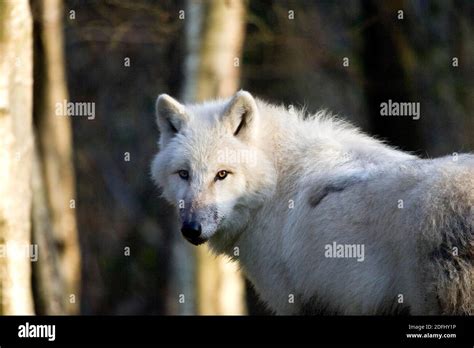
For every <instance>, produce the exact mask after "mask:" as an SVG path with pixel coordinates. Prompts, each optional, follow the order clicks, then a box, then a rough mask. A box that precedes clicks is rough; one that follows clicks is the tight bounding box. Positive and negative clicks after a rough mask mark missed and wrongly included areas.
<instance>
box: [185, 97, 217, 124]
mask: <svg viewBox="0 0 474 348" xmlns="http://www.w3.org/2000/svg"><path fill="white" fill-rule="evenodd" d="M225 107H226V103H225V102H224V101H211V102H204V103H201V104H192V105H187V106H186V111H187V112H188V113H189V114H190V116H191V119H194V120H195V121H197V122H199V123H201V124H202V123H208V124H212V123H215V122H217V121H218V120H219V118H220V115H222V114H223V113H224V110H225Z"/></svg>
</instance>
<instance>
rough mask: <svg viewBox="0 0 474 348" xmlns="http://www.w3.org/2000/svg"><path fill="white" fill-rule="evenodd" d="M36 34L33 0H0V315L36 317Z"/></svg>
mask: <svg viewBox="0 0 474 348" xmlns="http://www.w3.org/2000/svg"><path fill="white" fill-rule="evenodd" d="M32 35H33V33H32V21H31V13H30V8H29V3H28V0H2V1H0V245H1V247H2V250H3V251H7V252H6V253H4V252H2V255H0V256H1V257H0V314H33V297H32V293H31V259H30V258H29V257H27V254H26V252H25V250H26V248H28V247H29V245H30V244H31V240H30V229H31V225H30V210H31V197H32V193H31V187H30V179H31V168H32V158H33V152H32V150H33V141H32V139H33V136H32V126H31V125H32V120H31V116H32V85H33V76H32V62H33V57H32V54H33V52H32Z"/></svg>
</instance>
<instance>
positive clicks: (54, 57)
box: [32, 0, 80, 314]
mask: <svg viewBox="0 0 474 348" xmlns="http://www.w3.org/2000/svg"><path fill="white" fill-rule="evenodd" d="M32 5H33V10H34V12H33V13H34V18H35V40H36V41H35V77H37V78H36V82H35V90H34V92H35V110H34V118H35V126H36V134H37V138H38V144H39V156H40V158H41V161H40V162H41V163H40V166H41V171H42V173H43V178H44V192H45V196H46V197H45V200H46V203H47V205H48V207H49V211H50V219H51V223H50V224H49V227H48V224H43V225H38V226H35V229H34V231H35V233H36V234H43V236H37V237H38V239H39V240H43V241H47V240H53V241H54V244H55V247H56V248H57V251H51V252H52V253H57V257H49V258H48V259H47V260H46V259H44V260H43V262H58V265H49V268H50V269H51V270H52V269H54V268H57V269H58V271H59V275H58V276H59V277H60V279H61V280H62V281H63V283H64V285H63V288H64V293H63V294H62V299H61V300H62V303H61V304H60V305H59V304H58V306H59V307H57V308H58V310H59V308H65V310H66V313H68V314H75V313H77V312H78V311H79V297H80V255H79V242H78V234H77V226H76V216H75V204H76V200H75V187H74V182H75V179H74V168H73V163H72V131H71V123H70V118H69V117H68V116H67V115H56V104H57V103H63V101H64V100H67V98H68V95H67V86H66V78H65V69H64V52H63V28H62V16H63V13H64V12H63V6H62V1H61V0H44V1H36V0H33V2H32ZM46 234H52V236H46ZM48 274H49V276H52V275H53V274H55V272H54V271H51V272H49V273H44V272H43V276H46V275H48ZM38 276H39V278H37V281H38V282H39V283H40V284H38V285H39V286H40V287H41V286H43V287H44V286H47V285H46V284H44V282H45V281H46V282H47V281H48V279H47V278H44V279H43V278H41V274H38ZM41 283H42V285H41ZM39 290H40V289H39ZM43 290H45V289H43ZM40 291H41V290H40ZM43 294H44V295H45V296H48V294H49V295H50V296H51V297H50V298H49V299H48V298H45V299H44V300H45V301H46V302H49V305H46V307H45V310H46V311H48V308H49V310H52V307H51V306H52V303H53V302H56V301H57V299H55V298H54V297H55V295H54V293H49V292H47V291H46V292H43ZM48 314H53V312H49V313H48Z"/></svg>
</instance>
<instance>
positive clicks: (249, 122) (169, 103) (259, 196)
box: [152, 91, 276, 252]
mask: <svg viewBox="0 0 474 348" xmlns="http://www.w3.org/2000/svg"><path fill="white" fill-rule="evenodd" d="M156 117H157V123H158V127H159V129H160V133H161V134H160V142H159V144H160V152H159V153H158V154H157V155H156V157H155V158H154V160H153V163H152V176H153V179H154V180H155V182H156V183H157V184H158V186H160V187H161V188H162V189H163V196H164V197H165V198H166V199H167V200H168V201H169V202H170V203H172V204H174V205H175V206H176V207H177V208H178V212H179V214H178V215H179V219H180V224H181V232H182V234H183V236H184V237H185V238H186V239H187V240H188V241H189V242H191V243H193V244H195V245H198V244H201V243H204V242H206V241H207V240H209V239H210V241H211V246H212V247H213V248H215V249H216V250H217V251H220V252H222V251H225V249H227V248H229V247H231V246H232V244H233V243H234V242H235V241H236V240H237V239H238V237H239V235H240V233H241V231H243V230H244V228H245V226H246V225H247V224H248V223H251V221H250V220H251V217H252V214H253V212H254V211H255V210H256V209H258V207H259V206H260V205H261V204H262V203H263V201H264V200H265V199H267V198H268V197H269V196H270V195H271V194H272V192H273V190H274V186H275V182H276V177H275V175H276V174H275V169H274V165H273V161H272V159H271V157H270V156H267V155H266V154H265V151H262V147H261V146H260V143H261V134H262V130H261V124H260V121H261V120H260V116H259V110H258V107H257V103H256V101H255V99H254V98H253V97H252V95H251V94H250V93H248V92H244V91H240V92H238V93H237V94H236V95H235V96H234V97H232V98H230V99H226V100H219V101H211V102H207V103H203V104H195V105H182V104H180V103H179V102H178V101H176V100H175V99H173V98H171V97H170V96H168V95H166V94H162V95H160V96H159V97H158V100H157V102H156Z"/></svg>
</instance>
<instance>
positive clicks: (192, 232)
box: [181, 221, 201, 239]
mask: <svg viewBox="0 0 474 348" xmlns="http://www.w3.org/2000/svg"><path fill="white" fill-rule="evenodd" d="M181 233H182V234H183V236H184V237H185V238H188V239H194V238H197V237H199V236H200V235H201V224H200V223H198V222H196V221H190V222H184V223H183V226H182V227H181Z"/></svg>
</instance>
